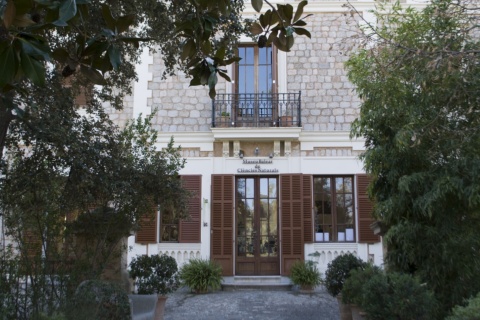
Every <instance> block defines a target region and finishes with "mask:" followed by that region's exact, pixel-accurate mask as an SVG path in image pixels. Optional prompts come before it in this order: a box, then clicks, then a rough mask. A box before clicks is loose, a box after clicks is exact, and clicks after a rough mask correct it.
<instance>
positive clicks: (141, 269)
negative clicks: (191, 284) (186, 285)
mask: <svg viewBox="0 0 480 320" xmlns="http://www.w3.org/2000/svg"><path fill="white" fill-rule="evenodd" d="M177 272H178V267H177V261H176V260H175V259H174V258H172V257H170V256H167V255H165V254H163V255H161V256H159V255H158V254H155V255H151V256H147V255H141V256H137V257H136V258H133V259H132V262H130V270H129V273H130V276H131V277H132V278H133V279H134V280H135V284H136V286H137V293H138V294H154V293H157V294H162V295H166V294H168V293H171V292H173V291H175V290H177V289H178V287H179V285H180V282H179V278H178V273H177Z"/></svg>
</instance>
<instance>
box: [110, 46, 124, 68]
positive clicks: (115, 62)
mask: <svg viewBox="0 0 480 320" xmlns="http://www.w3.org/2000/svg"><path fill="white" fill-rule="evenodd" d="M107 53H108V57H109V59H110V64H111V65H112V67H113V69H114V70H118V67H120V64H121V63H122V56H121V53H120V49H119V48H118V47H117V46H113V45H112V46H110V47H108V50H107Z"/></svg>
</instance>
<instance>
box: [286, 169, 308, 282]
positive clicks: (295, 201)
mask: <svg viewBox="0 0 480 320" xmlns="http://www.w3.org/2000/svg"><path fill="white" fill-rule="evenodd" d="M302 180H303V176H302V175H301V174H294V175H281V176H280V205H281V208H280V217H281V231H282V235H281V241H282V243H281V247H282V253H281V254H282V274H283V275H289V274H290V268H291V266H292V264H293V263H294V262H295V261H296V260H303V246H304V242H303V231H304V228H303V181H302Z"/></svg>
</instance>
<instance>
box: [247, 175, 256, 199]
mask: <svg viewBox="0 0 480 320" xmlns="http://www.w3.org/2000/svg"><path fill="white" fill-rule="evenodd" d="M245 180H246V182H245V185H246V197H247V198H253V196H254V192H255V190H254V180H253V179H245Z"/></svg>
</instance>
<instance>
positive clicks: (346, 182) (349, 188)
mask: <svg viewBox="0 0 480 320" xmlns="http://www.w3.org/2000/svg"><path fill="white" fill-rule="evenodd" d="M343 185H344V187H345V192H346V193H353V189H352V178H349V177H346V178H343Z"/></svg>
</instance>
